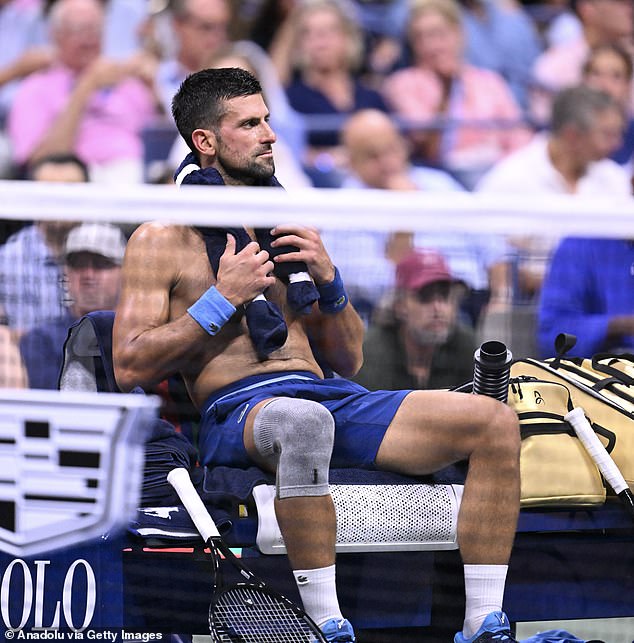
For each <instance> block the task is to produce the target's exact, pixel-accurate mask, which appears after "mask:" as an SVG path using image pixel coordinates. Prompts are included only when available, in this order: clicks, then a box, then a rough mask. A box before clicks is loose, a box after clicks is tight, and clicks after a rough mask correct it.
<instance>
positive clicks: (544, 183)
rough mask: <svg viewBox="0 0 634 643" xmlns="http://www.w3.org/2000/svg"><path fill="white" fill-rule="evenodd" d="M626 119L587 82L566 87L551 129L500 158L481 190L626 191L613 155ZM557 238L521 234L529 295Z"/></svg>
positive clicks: (522, 278)
mask: <svg viewBox="0 0 634 643" xmlns="http://www.w3.org/2000/svg"><path fill="white" fill-rule="evenodd" d="M624 127H625V119H624V115H623V111H622V108H621V106H620V105H618V103H617V102H616V101H615V100H614V99H613V98H612V97H610V96H608V95H607V94H605V93H604V92H601V91H598V90H595V89H590V88H588V87H583V86H579V87H572V88H569V89H565V90H563V91H561V92H560V93H559V94H558V95H557V96H556V98H555V101H554V103H553V108H552V113H551V121H550V131H549V132H547V133H541V134H537V135H536V136H535V137H534V138H533V140H532V141H531V142H530V143H529V144H528V145H526V146H525V147H523V148H521V149H519V150H517V151H516V152H514V153H513V154H511V155H509V156H508V157H506V158H505V159H503V160H502V161H500V162H499V163H497V164H496V165H495V166H494V167H493V168H492V169H491V170H490V171H489V172H488V173H487V174H486V175H485V176H484V177H483V178H482V179H481V180H480V182H479V184H478V185H477V186H476V190H477V191H478V192H489V193H515V194H517V193H520V194H578V195H586V196H589V195H606V194H609V195H610V196H611V197H614V196H619V195H622V196H627V195H629V194H631V192H632V186H631V183H630V177H629V175H628V173H627V172H626V171H625V170H624V169H623V168H622V167H621V166H619V165H618V164H617V163H615V162H614V161H612V160H610V159H609V158H608V156H609V155H610V154H611V153H612V152H613V151H614V150H615V149H616V148H618V147H619V145H620V144H621V138H622V134H623V129H624ZM556 242H557V239H555V238H552V239H545V238H541V237H539V238H522V239H517V240H516V243H515V245H516V246H517V248H518V253H519V255H520V256H519V257H518V259H520V260H521V261H520V262H519V268H520V270H519V287H520V289H521V291H522V292H523V293H524V294H526V295H529V296H532V295H534V294H536V293H537V292H538V291H539V288H540V287H541V282H542V279H543V276H544V271H545V268H546V265H547V263H548V259H549V256H550V253H551V251H552V249H553V247H554V245H555V244H556Z"/></svg>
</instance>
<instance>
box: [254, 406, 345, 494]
mask: <svg viewBox="0 0 634 643" xmlns="http://www.w3.org/2000/svg"><path fill="white" fill-rule="evenodd" d="M253 438H254V440H255V446H256V447H257V450H258V452H259V453H260V454H261V455H263V456H271V455H275V456H277V458H278V463H277V480H276V484H277V497H278V498H293V497H296V496H325V495H326V494H328V493H330V490H329V487H328V468H329V465H330V456H331V454H332V447H333V443H334V438H335V422H334V419H333V417H332V415H330V412H329V411H328V409H326V408H325V407H324V406H322V405H321V404H319V403H317V402H310V401H308V400H299V399H295V398H287V397H278V398H276V399H274V400H272V401H271V402H269V403H268V404H266V405H265V406H264V407H263V408H261V409H260V411H259V412H258V414H257V416H256V418H255V423H254V425H253Z"/></svg>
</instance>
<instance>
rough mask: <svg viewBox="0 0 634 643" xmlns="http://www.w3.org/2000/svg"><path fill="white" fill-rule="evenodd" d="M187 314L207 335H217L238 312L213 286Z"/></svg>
mask: <svg viewBox="0 0 634 643" xmlns="http://www.w3.org/2000/svg"><path fill="white" fill-rule="evenodd" d="M187 312H188V313H189V314H190V315H191V316H192V317H193V318H194V319H195V320H196V321H197V322H198V323H199V324H200V326H201V327H202V329H203V330H204V331H205V332H206V333H209V335H216V334H217V333H218V331H219V330H220V329H221V328H222V327H223V326H224V325H225V324H226V323H227V322H228V321H229V319H230V318H231V316H232V315H233V313H235V312H236V307H235V306H234V305H233V304H232V303H231V302H230V301H229V300H228V299H227V298H226V297H225V296H224V295H223V294H222V293H220V292H218V290H217V289H216V287H215V286H212V287H211V288H209V289H208V290H207V291H205V292H204V293H203V294H202V295H201V297H200V299H198V300H197V301H195V302H194V303H193V304H192V305H191V306H190V307H189V308H188V309H187Z"/></svg>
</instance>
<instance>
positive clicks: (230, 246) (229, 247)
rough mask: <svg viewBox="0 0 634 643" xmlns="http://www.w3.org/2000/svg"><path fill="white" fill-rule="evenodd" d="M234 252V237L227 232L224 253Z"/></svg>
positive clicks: (230, 253)
mask: <svg viewBox="0 0 634 643" xmlns="http://www.w3.org/2000/svg"><path fill="white" fill-rule="evenodd" d="M235 253H236V239H235V237H234V236H233V235H232V234H229V233H227V245H226V246H225V251H224V252H223V254H225V255H234V254H235Z"/></svg>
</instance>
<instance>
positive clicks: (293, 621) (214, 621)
mask: <svg viewBox="0 0 634 643" xmlns="http://www.w3.org/2000/svg"><path fill="white" fill-rule="evenodd" d="M209 617H210V626H211V630H212V632H215V634H216V636H218V637H219V639H218V640H219V641H222V642H227V643H230V642H238V641H239V642H240V643H314V642H316V641H319V640H323V639H320V638H318V635H316V634H315V631H314V630H313V629H312V627H311V626H310V625H309V623H308V622H307V621H306V620H304V618H303V617H302V615H301V613H300V614H298V613H297V612H296V611H295V610H293V609H292V608H291V607H290V606H289V605H287V604H286V603H285V602H284V601H281V600H279V598H277V597H275V596H272V595H270V594H268V593H267V592H265V591H262V590H260V589H256V588H251V587H239V588H232V589H229V590H227V591H225V592H223V593H221V594H220V596H218V598H217V600H216V602H215V603H214V604H213V605H212V607H211V612H210V615H209Z"/></svg>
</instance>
